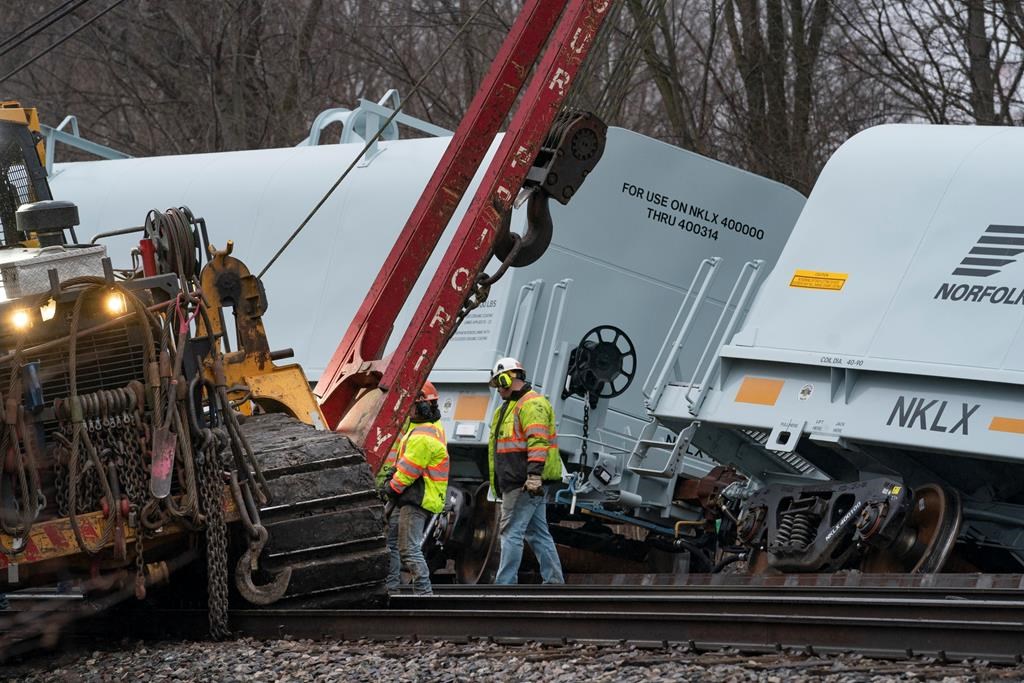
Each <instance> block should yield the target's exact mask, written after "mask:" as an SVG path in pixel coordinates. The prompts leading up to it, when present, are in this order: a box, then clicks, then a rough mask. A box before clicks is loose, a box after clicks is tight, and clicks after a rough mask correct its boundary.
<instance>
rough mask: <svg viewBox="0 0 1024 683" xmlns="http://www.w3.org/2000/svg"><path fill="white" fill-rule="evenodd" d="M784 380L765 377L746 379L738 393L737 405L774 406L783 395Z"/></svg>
mask: <svg viewBox="0 0 1024 683" xmlns="http://www.w3.org/2000/svg"><path fill="white" fill-rule="evenodd" d="M785 383H786V381H785V380H782V379H767V378H765V377H744V378H743V383H742V384H740V390H739V391H737V392H736V402H737V403H755V404H757V405H759V406H773V405H775V402H776V401H778V400H779V394H780V393H782V385H783V384H785Z"/></svg>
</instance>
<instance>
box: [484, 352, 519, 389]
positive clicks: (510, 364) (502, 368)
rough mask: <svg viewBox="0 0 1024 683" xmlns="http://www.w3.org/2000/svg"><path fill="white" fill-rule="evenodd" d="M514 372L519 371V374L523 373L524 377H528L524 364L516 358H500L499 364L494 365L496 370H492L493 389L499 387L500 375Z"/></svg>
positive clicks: (491, 382)
mask: <svg viewBox="0 0 1024 683" xmlns="http://www.w3.org/2000/svg"><path fill="white" fill-rule="evenodd" d="M512 370H518V371H519V372H521V373H523V375H524V376H525V375H526V371H525V370H524V369H523V364H522V363H520V362H519V361H518V360H516V359H515V358H511V357H510V358H499V359H498V362H497V363H495V364H494V369H493V370H491V381H490V385H491V386H492V387H496V386H498V384H497V381H498V375H500V374H502V373H504V372H510V371H512Z"/></svg>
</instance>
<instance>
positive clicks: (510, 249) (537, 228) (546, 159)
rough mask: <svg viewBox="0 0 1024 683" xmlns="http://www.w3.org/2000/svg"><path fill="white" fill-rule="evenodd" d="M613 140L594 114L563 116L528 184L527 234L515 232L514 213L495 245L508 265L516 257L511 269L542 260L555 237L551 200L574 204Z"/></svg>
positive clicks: (508, 215)
mask: <svg viewBox="0 0 1024 683" xmlns="http://www.w3.org/2000/svg"><path fill="white" fill-rule="evenodd" d="M607 137H608V126H607V125H605V124H604V122H603V121H601V120H600V119H599V118H597V117H596V116H595V115H593V114H591V113H588V112H582V111H578V110H575V109H566V110H563V111H562V112H560V113H559V114H558V116H557V117H556V118H555V121H554V123H553V124H552V125H551V130H550V132H549V133H548V136H547V138H546V139H545V140H544V143H543V144H542V145H541V148H540V152H538V154H537V158H536V159H535V160H534V162H533V166H532V168H531V169H530V171H529V173H527V175H526V180H525V181H524V182H523V190H524V191H526V192H528V193H529V198H528V199H527V203H526V232H525V233H524V234H523V235H518V234H516V233H514V232H512V231H511V224H512V212H511V211H509V212H508V213H506V214H505V216H504V217H503V218H502V222H501V227H500V228H499V230H498V237H497V239H496V241H495V243H494V255H495V256H497V257H498V258H499V259H501V260H502V261H505V260H506V259H507V258H508V257H509V256H511V257H512V258H511V262H510V265H512V266H515V267H517V268H521V267H523V266H528V265H530V264H531V263H533V262H535V261H536V260H537V259H539V258H540V257H541V255H542V254H543V253H544V251H545V250H546V249H547V248H548V245H549V244H550V243H551V235H552V232H553V226H552V222H551V210H550V208H549V207H548V199H550V198H554V199H555V201H557V202H559V203H561V204H568V203H569V200H570V199H572V197H573V196H574V195H575V194H576V193H577V192H578V191H579V188H580V186H581V185H582V184H583V181H584V180H586V177H587V175H589V174H590V172H591V171H592V170H593V169H594V166H596V165H597V162H598V161H599V160H600V159H601V155H602V154H603V153H604V145H605V140H606V139H607ZM517 205H518V202H517Z"/></svg>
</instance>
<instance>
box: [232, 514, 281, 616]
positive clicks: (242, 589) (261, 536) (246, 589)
mask: <svg viewBox="0 0 1024 683" xmlns="http://www.w3.org/2000/svg"><path fill="white" fill-rule="evenodd" d="M256 530H257V533H258V538H257V539H256V540H254V541H250V543H249V548H248V550H246V551H245V552H244V553H242V557H240V558H239V559H238V564H236V565H235V586H236V587H237V588H238V592H239V593H241V594H242V597H243V598H245V599H246V600H247V601H248V602H250V603H252V604H254V605H270V604H273V603H275V602H277V601H278V600H280V599H281V598H283V597H284V594H285V591H287V590H288V584H289V583H290V582H291V580H292V568H291V567H287V568H285V569H284V570H282V571H280V572H278V573H277V574H276V575H275V576H274V578H273V579H272V580H271V581H270V583H266V584H263V585H262V586H257V585H256V584H254V583H253V582H252V573H253V572H254V571H255V570H256V568H257V566H258V561H259V556H260V553H261V552H263V546H265V545H266V544H267V538H268V537H269V534H268V533H267V530H266V528H265V527H264V526H263V525H259V526H257V527H256Z"/></svg>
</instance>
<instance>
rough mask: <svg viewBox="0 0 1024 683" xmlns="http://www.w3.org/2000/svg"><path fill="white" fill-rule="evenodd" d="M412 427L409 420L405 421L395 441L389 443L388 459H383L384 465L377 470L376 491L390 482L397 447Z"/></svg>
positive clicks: (395, 461)
mask: <svg viewBox="0 0 1024 683" xmlns="http://www.w3.org/2000/svg"><path fill="white" fill-rule="evenodd" d="M411 426H412V422H411V421H410V420H406V421H405V424H404V425H402V429H401V431H400V432H399V433H398V436H396V437H395V440H394V441H393V442H392V443H391V450H390V451H388V457H386V458H384V463H383V464H382V465H381V466H380V469H379V470H377V478H376V480H375V481H376V483H377V490H378V491H379V490H381V489H383V488H384V486H385V485H386V484H387V483H388V481H390V480H391V475H392V474H394V473H395V465H396V464H397V463H398V447H399V446H401V445H402V439H404V438H405V435H406V434H408V433H409V427H411Z"/></svg>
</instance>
